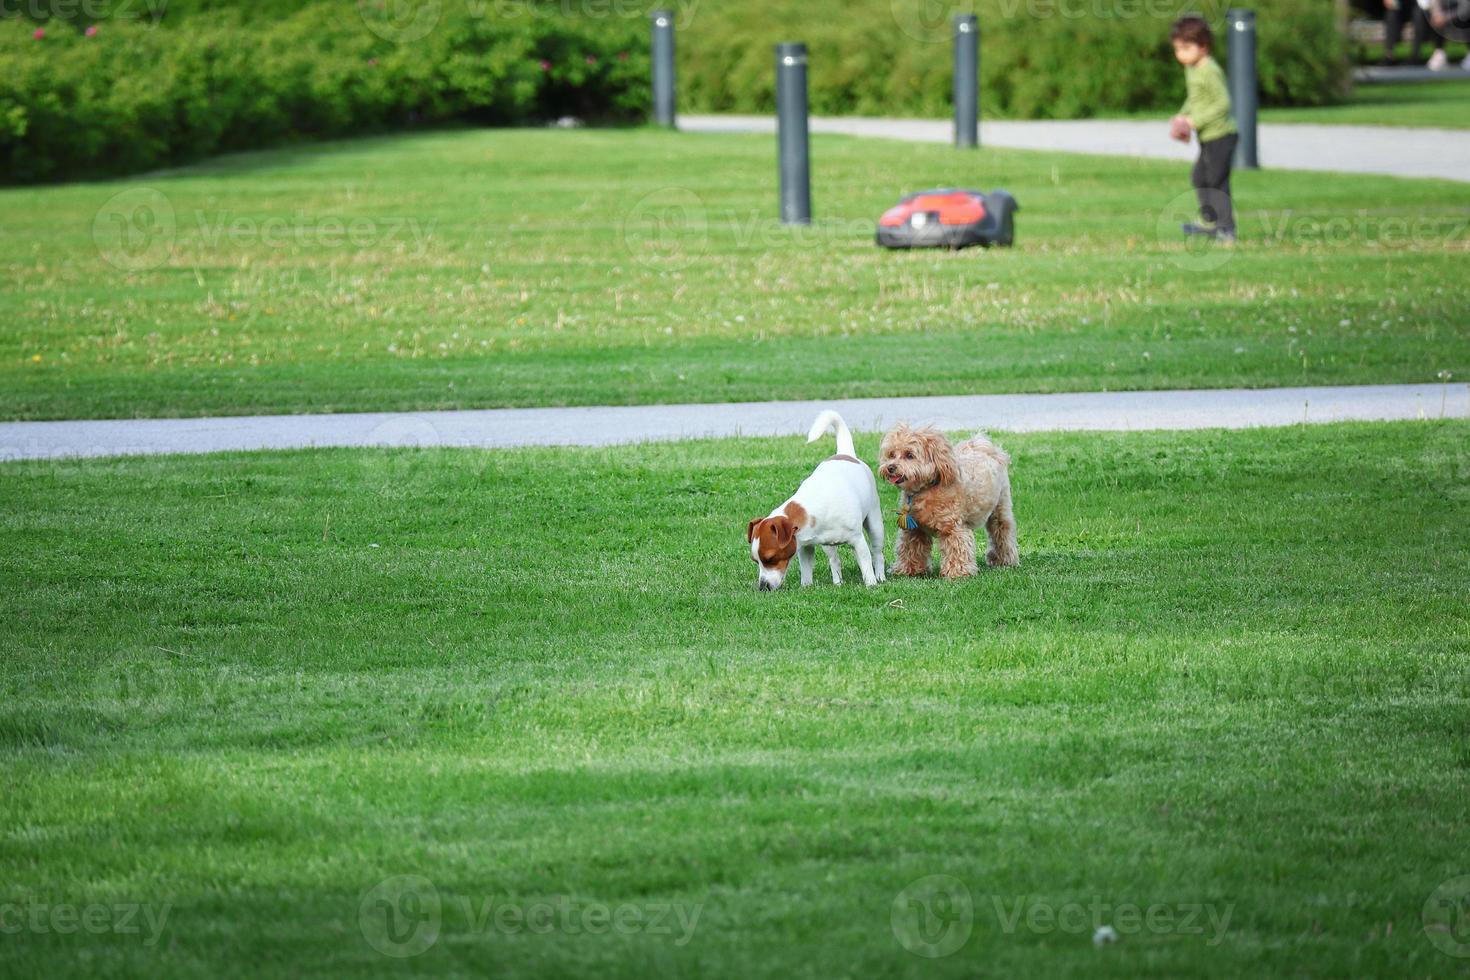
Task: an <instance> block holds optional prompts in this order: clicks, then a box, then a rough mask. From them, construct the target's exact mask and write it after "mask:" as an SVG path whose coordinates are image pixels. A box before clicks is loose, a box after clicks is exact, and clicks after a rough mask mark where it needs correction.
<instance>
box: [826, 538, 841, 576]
mask: <svg viewBox="0 0 1470 980" xmlns="http://www.w3.org/2000/svg"><path fill="white" fill-rule="evenodd" d="M822 550H824V551H826V552H827V566H828V567H829V568H831V569H832V584H833V585H841V584H842V555H841V553H840V552H838V550H837V546H836V545H835V544H824V545H822Z"/></svg>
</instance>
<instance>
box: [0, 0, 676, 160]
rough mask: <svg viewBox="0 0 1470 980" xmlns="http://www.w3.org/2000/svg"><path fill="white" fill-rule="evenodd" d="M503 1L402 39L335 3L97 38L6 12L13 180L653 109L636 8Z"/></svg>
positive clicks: (3, 27) (5, 119) (2, 75)
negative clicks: (355, 136)
mask: <svg viewBox="0 0 1470 980" xmlns="http://www.w3.org/2000/svg"><path fill="white" fill-rule="evenodd" d="M378 9H379V10H381V8H378ZM493 9H494V10H496V11H497V13H496V15H495V16H484V15H479V16H469V15H468V14H467V13H465V12H464V11H463V10H458V11H456V10H455V9H454V8H453V7H452V6H449V5H446V6H443V7H441V8H439V14H440V15H439V16H438V17H437V18H436V19H435V20H434V23H433V25H432V28H431V29H430V30H428V31H427V32H426V33H425V34H424V35H423V36H422V37H417V36H415V37H413V38H412V39H411V40H410V41H406V42H404V43H398V41H396V40H394V38H395V37H399V36H400V35H397V34H395V31H396V30H402V29H403V27H404V25H403V24H401V23H398V22H395V21H392V20H382V21H374V20H373V17H374V8H373V7H372V6H371V5H367V6H365V8H364V13H363V15H362V16H359V14H358V12H357V11H356V10H354V9H353V7H351V6H350V5H349V6H346V7H344V5H342V4H340V3H338V4H332V5H316V6H308V7H305V8H303V9H301V10H300V11H298V12H297V13H295V14H292V15H291V16H289V17H285V18H281V19H277V20H272V21H268V22H267V21H263V22H257V23H254V24H251V25H249V26H248V28H242V27H241V26H239V25H238V24H231V23H215V22H212V21H211V20H209V19H206V18H193V19H190V20H189V21H187V22H186V23H185V24H184V25H182V26H177V27H171V28H160V27H154V26H150V25H149V24H148V23H146V22H141V21H122V20H112V21H104V22H102V23H101V24H100V25H97V26H96V30H95V33H93V34H90V35H89V34H87V33H85V32H84V30H83V27H84V25H82V24H80V23H76V24H74V25H71V26H69V25H67V24H65V23H61V22H57V21H52V22H50V23H48V24H46V25H45V26H44V27H41V28H38V27H37V26H36V25H35V24H33V23H28V22H26V21H23V20H16V19H11V20H6V21H3V22H0V64H3V65H4V66H5V68H4V71H3V72H0V167H3V173H4V175H5V178H6V179H7V180H8V181H10V182H26V181H39V180H53V179H59V178H66V177H78V176H100V175H106V174H118V173H128V172H134V171H138V170H144V169H149V168H154V167H159V166H165V165H171V164H176V163H179V162H183V161H187V160H192V159H197V158H200V157H204V156H207V155H210V154H214V153H220V152H225V151H230V150H240V149H250V148H255V147H261V146H269V145H273V144H277V143H281V142H284V141H290V140H298V139H306V138H321V137H333V136H343V135H348V134H352V133H362V132H370V131H378V130H385V129H392V128H399V127H403V126H408V125H416V124H426V123H434V122H439V121H444V120H470V121H478V122H485V123H494V124H506V123H517V122H526V121H533V120H541V119H552V118H556V117H558V116H561V115H566V114H572V115H577V116H582V117H591V118H599V119H609V118H611V119H636V118H640V117H641V116H642V115H643V114H644V113H645V111H646V107H647V105H648V101H649V93H648V81H647V79H648V70H649V69H648V50H647V49H648V40H647V31H646V30H645V29H644V25H643V23H642V22H641V20H639V19H637V18H622V19H620V20H619V19H599V20H590V21H584V20H579V19H576V18H568V17H560V16H557V17H553V16H547V15H544V14H543V15H538V16H529V15H526V16H518V15H517V12H516V10H515V8H512V7H508V6H505V5H504V3H503V0H502V4H501V5H500V6H498V7H496V8H493ZM409 26H410V27H411V24H410V25H409ZM37 31H40V32H41V35H42V36H40V37H37V36H36V32H37Z"/></svg>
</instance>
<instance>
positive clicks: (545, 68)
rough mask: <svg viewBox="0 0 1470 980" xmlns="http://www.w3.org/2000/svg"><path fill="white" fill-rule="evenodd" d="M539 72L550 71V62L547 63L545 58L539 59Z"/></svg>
mask: <svg viewBox="0 0 1470 980" xmlns="http://www.w3.org/2000/svg"><path fill="white" fill-rule="evenodd" d="M541 70H542V71H551V62H549V61H547V60H546V59H545V58H542V59H541Z"/></svg>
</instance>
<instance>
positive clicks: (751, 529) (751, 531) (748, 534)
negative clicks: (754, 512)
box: [745, 517, 765, 541]
mask: <svg viewBox="0 0 1470 980" xmlns="http://www.w3.org/2000/svg"><path fill="white" fill-rule="evenodd" d="M763 520H765V518H763V517H757V518H756V519H755V520H753V521H751V522H750V523H749V524H747V525H745V540H747V541H754V540H755V529H756V527H757V526H758V525H759V524H760V522H761V521H763Z"/></svg>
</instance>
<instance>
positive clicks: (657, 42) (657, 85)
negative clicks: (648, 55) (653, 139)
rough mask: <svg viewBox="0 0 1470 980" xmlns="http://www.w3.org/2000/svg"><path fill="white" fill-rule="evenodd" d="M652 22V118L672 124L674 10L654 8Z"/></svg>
mask: <svg viewBox="0 0 1470 980" xmlns="http://www.w3.org/2000/svg"><path fill="white" fill-rule="evenodd" d="M650 19H651V20H652V22H653V49H652V54H653V120H654V122H656V123H658V124H659V125H660V126H668V127H670V128H673V126H674V12H673V11H671V10H655V11H654V12H653V13H652V15H651V16H650Z"/></svg>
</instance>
